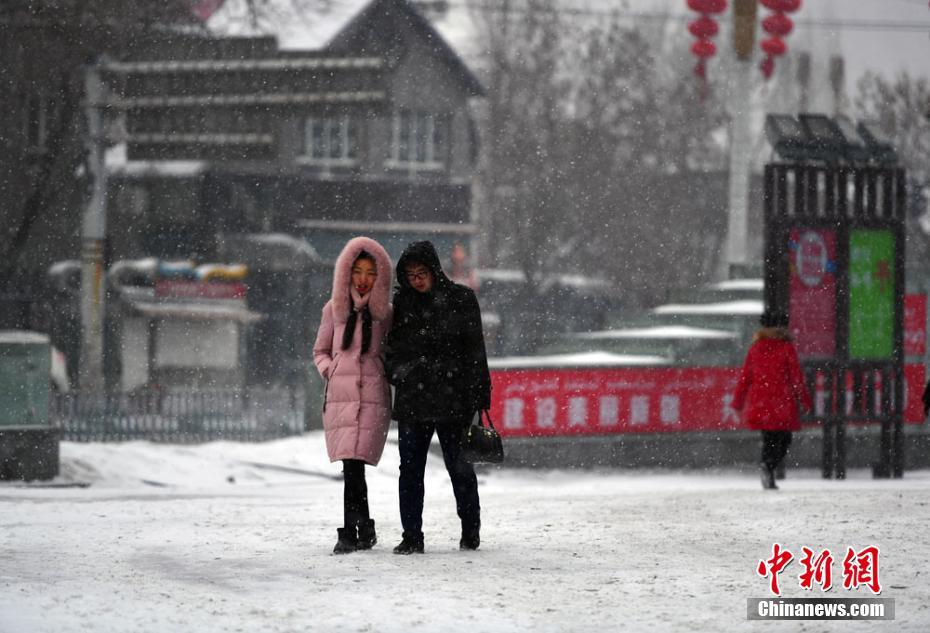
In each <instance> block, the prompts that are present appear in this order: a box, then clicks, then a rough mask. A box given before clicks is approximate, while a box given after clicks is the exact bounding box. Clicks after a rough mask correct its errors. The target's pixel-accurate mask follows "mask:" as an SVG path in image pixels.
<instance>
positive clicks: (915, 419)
mask: <svg viewBox="0 0 930 633" xmlns="http://www.w3.org/2000/svg"><path fill="white" fill-rule="evenodd" d="M925 380H926V370H925V369H924V366H923V363H921V364H919V365H917V364H915V365H905V366H904V421H905V422H910V423H912V424H919V423H921V422H923V421H924V403H923V399H922V398H921V396H923V393H924V381H925Z"/></svg>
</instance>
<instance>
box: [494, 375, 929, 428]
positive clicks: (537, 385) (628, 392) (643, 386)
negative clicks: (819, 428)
mask: <svg viewBox="0 0 930 633" xmlns="http://www.w3.org/2000/svg"><path fill="white" fill-rule="evenodd" d="M738 375H739V369H737V368H735V367H688V368H675V369H670V368H658V367H653V368H621V369H574V368H573V369H520V370H495V371H492V372H491V383H492V386H493V391H492V400H491V417H492V418H493V419H494V420H495V421H496V422H497V424H496V426H497V428H498V430H499V431H500V432H501V434H502V435H506V436H511V437H540V436H556V435H557V436H571V435H603V434H614V433H657V432H689V431H720V430H732V429H745V428H746V427H745V426H743V424H742V421H741V419H740V415H739V412H738V411H736V410H734V409H733V407H732V398H733V389H734V388H735V386H736V379H737V376H738ZM904 376H905V380H906V384H905V411H904V420H905V422H909V423H920V422H922V421H923V405H922V403H921V398H920V396H921V394H922V393H923V386H924V367H923V365H921V364H914V365H907V366H905V368H904ZM849 388H850V387H847V389H849ZM824 389H825V388H824V386H823V382H822V381H820V380H818V381H817V386H816V388H815V393H814V394H812V395H813V396H814V402H815V407H816V410H817V413H818V414H820V415H823V414H825V413H827V412H828V411H829V410H830V409H832V406H831V405H830V404H829V403H831V402H836V401H837V398H836V397H835V394H829V393H827V392H826V391H825V390H824ZM876 397H878V398H880V397H881V391H880V389H879V391H878V392H877V396H876ZM851 402H852V394H851V393H849V392H848V393H847V403H851ZM847 406H848V407H849V406H850V405H849V404H848V405H847Z"/></svg>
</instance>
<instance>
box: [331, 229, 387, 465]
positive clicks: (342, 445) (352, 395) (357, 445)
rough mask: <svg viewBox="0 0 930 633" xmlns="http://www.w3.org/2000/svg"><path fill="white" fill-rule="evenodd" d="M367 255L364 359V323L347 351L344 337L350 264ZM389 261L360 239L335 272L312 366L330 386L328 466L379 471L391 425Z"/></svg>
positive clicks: (351, 243) (345, 252)
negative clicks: (362, 465) (349, 463)
mask: <svg viewBox="0 0 930 633" xmlns="http://www.w3.org/2000/svg"><path fill="white" fill-rule="evenodd" d="M362 251H366V252H367V253H370V254H371V255H372V256H373V257H374V258H375V268H376V269H377V271H378V279H377V281H376V282H375V285H374V287H373V288H372V289H371V291H370V292H369V293H368V297H366V298H367V299H368V309H369V311H370V313H371V342H370V344H369V349H368V352H366V353H365V354H364V355H363V354H361V347H362V318H361V316H359V317H358V318H357V319H356V324H355V336H354V337H353V339H352V344H351V345H350V346H349V348H348V349H342V337H343V332H344V330H345V327H346V321H347V319H348V316H349V310H350V309H352V305H353V303H352V296H351V292H350V284H351V281H352V264H353V263H354V262H355V260H356V258H358V255H359V253H361V252H362ZM392 272H393V270H392V264H391V258H390V257H389V256H388V254H387V252H386V251H385V250H384V248H383V247H382V246H381V245H380V244H378V243H377V242H376V241H374V240H372V239H369V238H367V237H356V238H353V239H351V240H349V242H348V243H347V244H346V246H345V248H344V249H343V250H342V253H341V254H340V255H339V257H338V259H337V260H336V266H335V270H334V271H333V294H332V298H331V299H330V300H329V301H328V302H327V303H326V305H325V306H324V307H323V316H322V319H321V321H320V329H319V331H318V332H317V337H316V343H315V344H314V345H313V361H314V363H315V364H316V368H317V370H318V371H319V372H320V375H321V376H322V377H323V380H324V381H325V383H326V388H325V389H326V392H325V394H324V405H323V429H324V430H325V433H326V450H327V452H328V453H329V459H330V461H333V462H335V461H338V460H342V459H360V460H362V461H364V462H366V463H368V464H371V465H372V466H376V465H377V464H378V461H379V460H380V459H381V454H382V453H383V452H384V443H385V440H386V439H387V432H388V426H389V425H390V422H391V391H390V387H389V385H388V382H387V379H386V378H385V375H384V353H383V351H382V349H383V347H382V346H383V339H384V337H385V336H386V335H387V333H388V331H389V330H390V328H391V317H392V314H393V311H392V308H391V303H390V292H391V274H392Z"/></svg>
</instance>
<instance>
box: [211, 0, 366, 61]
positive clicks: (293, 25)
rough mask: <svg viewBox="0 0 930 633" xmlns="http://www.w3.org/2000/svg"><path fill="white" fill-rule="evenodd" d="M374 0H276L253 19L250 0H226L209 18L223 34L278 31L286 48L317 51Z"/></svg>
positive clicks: (245, 34)
mask: <svg viewBox="0 0 930 633" xmlns="http://www.w3.org/2000/svg"><path fill="white" fill-rule="evenodd" d="M370 3H371V0H327V1H326V2H304V3H294V2H286V1H285V2H280V1H278V2H272V3H269V5H270V6H268V7H267V9H269V11H268V13H267V14H263V15H261V16H257V17H258V18H259V21H258V22H253V20H252V18H251V16H250V15H249V6H248V2H246V0H226V2H225V3H223V7H222V8H221V9H219V10H218V11H216V13H214V14H213V15H212V16H211V17H210V19H209V21H208V22H207V25H208V27H209V28H210V30H212V31H214V32H215V33H217V34H219V35H237V36H249V35H264V34H268V33H274V34H275V35H276V36H277V38H278V42H279V45H280V47H281V49H282V50H284V49H292V50H305V51H317V50H320V49H322V48H324V47H325V46H326V45H327V44H329V42H330V41H331V40H332V39H333V38H334V37H335V36H336V35H337V34H338V33H339V32H340V31H341V30H342V29H343V28H345V27H346V25H348V24H349V22H351V21H352V19H353V18H354V17H355V16H357V15H358V14H359V13H361V12H362V10H363V9H364V8H365V7H367V6H368V5H369V4H370Z"/></svg>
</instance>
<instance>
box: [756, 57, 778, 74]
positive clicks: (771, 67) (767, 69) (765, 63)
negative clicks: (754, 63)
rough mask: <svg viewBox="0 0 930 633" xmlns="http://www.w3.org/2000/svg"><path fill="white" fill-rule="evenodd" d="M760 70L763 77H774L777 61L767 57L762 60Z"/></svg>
mask: <svg viewBox="0 0 930 633" xmlns="http://www.w3.org/2000/svg"><path fill="white" fill-rule="evenodd" d="M759 70H761V71H762V76H763V77H765V78H766V79H768V78H770V77H771V76H772V73H773V72H774V71H775V59H774V58H772V57H766V58H765V59H763V60H762V63H761V64H759Z"/></svg>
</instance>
